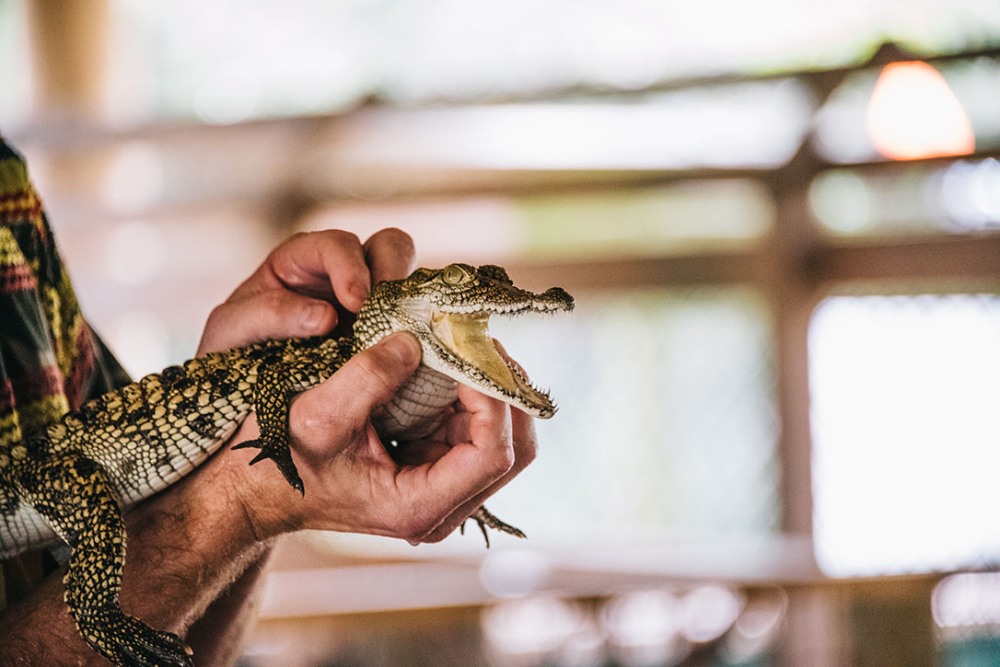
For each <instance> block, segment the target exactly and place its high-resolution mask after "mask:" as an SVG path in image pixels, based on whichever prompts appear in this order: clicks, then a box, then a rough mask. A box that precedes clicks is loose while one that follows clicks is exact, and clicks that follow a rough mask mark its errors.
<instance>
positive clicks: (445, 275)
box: [441, 264, 472, 285]
mask: <svg viewBox="0 0 1000 667" xmlns="http://www.w3.org/2000/svg"><path fill="white" fill-rule="evenodd" d="M441 278H442V279H443V280H444V281H445V282H446V283H448V284H449V285H461V284H462V283H464V282H468V281H469V280H470V279H471V278H472V274H470V273H469V272H468V271H466V270H465V268H464V267H462V266H459V265H458V264H449V265H448V266H446V267H445V268H444V270H443V271H442V272H441Z"/></svg>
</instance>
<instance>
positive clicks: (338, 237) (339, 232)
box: [315, 229, 361, 247]
mask: <svg viewBox="0 0 1000 667" xmlns="http://www.w3.org/2000/svg"><path fill="white" fill-rule="evenodd" d="M315 233H316V234H320V235H322V237H321V238H323V239H324V240H325V241H327V242H329V243H331V244H333V245H336V246H356V247H360V246H361V239H359V238H358V235H357V234H355V233H353V232H348V231H345V230H343V229H327V230H324V231H322V232H315Z"/></svg>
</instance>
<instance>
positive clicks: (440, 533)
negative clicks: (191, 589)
mask: <svg viewBox="0 0 1000 667" xmlns="http://www.w3.org/2000/svg"><path fill="white" fill-rule="evenodd" d="M510 418H511V430H512V440H513V448H514V464H513V465H512V466H511V468H510V470H509V471H508V472H507V473H506V474H505V475H503V476H502V477H501V478H500V479H498V480H497V481H496V482H495V483H493V484H491V485H490V486H489V487H488V488H486V489H485V490H483V491H482V492H480V493H478V494H476V495H474V496H473V497H471V498H470V499H469V500H468V501H466V502H465V503H463V504H462V505H461V506H460V507H458V508H456V509H455V511H454V512H453V513H452V514H451V515H449V516H448V518H446V519H445V520H444V521H442V522H441V524H440V525H438V526H437V527H436V528H435V529H434V530H433V531H431V532H430V533H428V534H427V535H426V536H424V537H423V539H422V540H421V541H423V542H439V541H441V540H443V539H444V538H446V537H447V536H448V535H450V534H451V533H453V532H454V531H455V529H456V528H458V527H460V526H461V525H462V524H463V523H465V522H466V521H467V520H468V518H469V516H470V515H471V514H472V513H473V512H475V511H476V510H477V509H479V508H480V507H481V506H482V505H483V504H484V503H485V502H486V501H487V499H489V497H490V496H492V495H493V494H495V493H496V492H497V491H499V490H500V489H501V488H503V487H504V486H506V485H507V484H508V483H509V482H510V481H511V480H513V479H514V478H515V477H516V476H517V475H518V474H520V473H521V471H523V470H524V469H525V468H526V467H527V466H528V465H529V464H530V463H531V462H532V461H534V460H535V456H536V455H537V453H538V439H537V437H536V436H535V425H534V420H533V418H532V417H531V416H530V415H527V414H525V413H523V412H521V411H520V410H516V409H512V410H511V415H510Z"/></svg>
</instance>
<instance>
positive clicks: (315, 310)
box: [302, 303, 330, 333]
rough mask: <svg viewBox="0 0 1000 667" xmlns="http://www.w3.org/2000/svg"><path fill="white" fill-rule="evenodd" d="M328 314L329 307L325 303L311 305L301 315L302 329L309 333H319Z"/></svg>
mask: <svg viewBox="0 0 1000 667" xmlns="http://www.w3.org/2000/svg"><path fill="white" fill-rule="evenodd" d="M329 312H330V307H329V306H328V305H326V304H325V303H312V304H309V306H308V307H307V308H306V309H305V312H304V313H303V314H302V328H303V329H305V330H306V331H307V332H309V333H320V328H321V327H322V326H323V320H325V319H326V317H327V315H328V314H329Z"/></svg>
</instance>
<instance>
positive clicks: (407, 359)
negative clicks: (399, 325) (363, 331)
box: [385, 333, 420, 366]
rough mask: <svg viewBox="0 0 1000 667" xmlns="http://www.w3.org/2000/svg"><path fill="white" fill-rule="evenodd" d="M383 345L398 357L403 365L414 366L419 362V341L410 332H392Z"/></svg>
mask: <svg viewBox="0 0 1000 667" xmlns="http://www.w3.org/2000/svg"><path fill="white" fill-rule="evenodd" d="M385 345H387V346H388V347H389V349H390V350H391V351H392V352H393V354H395V355H396V356H397V357H399V361H400V363H401V364H403V365H404V366H416V365H417V364H418V363H419V362H420V343H418V342H417V339H416V338H414V337H413V336H411V335H410V334H405V333H395V334H392V335H391V336H389V337H388V338H386V339H385Z"/></svg>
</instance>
